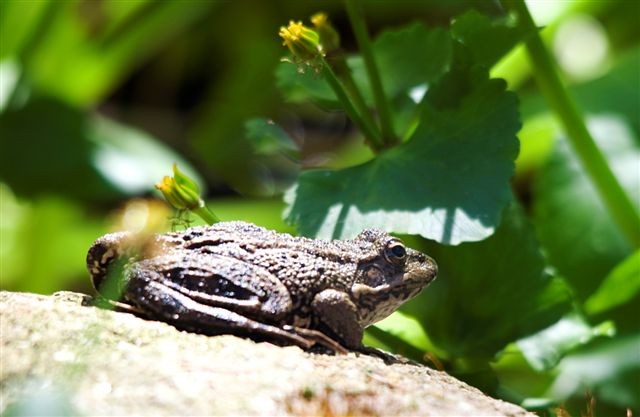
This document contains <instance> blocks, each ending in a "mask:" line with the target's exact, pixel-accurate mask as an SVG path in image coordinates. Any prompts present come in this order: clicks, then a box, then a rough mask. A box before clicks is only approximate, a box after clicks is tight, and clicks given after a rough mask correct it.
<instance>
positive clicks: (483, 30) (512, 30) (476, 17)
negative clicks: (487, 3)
mask: <svg viewBox="0 0 640 417" xmlns="http://www.w3.org/2000/svg"><path fill="white" fill-rule="evenodd" d="M451 34H452V36H453V38H454V39H455V40H457V41H458V42H460V43H461V44H463V45H465V46H466V47H467V48H468V50H469V52H470V54H471V56H472V59H473V62H474V63H475V64H478V65H483V66H486V67H491V66H492V65H493V64H495V63H496V62H497V61H498V60H499V59H500V58H502V57H503V56H504V55H505V54H506V53H507V52H509V51H510V50H511V49H512V48H513V47H514V46H515V45H517V44H518V42H520V41H521V40H522V39H523V37H524V35H525V32H524V31H523V29H522V27H521V25H516V22H514V21H513V19H511V18H510V17H507V18H503V19H494V20H491V19H489V17H488V16H485V15H483V14H480V13H479V12H477V11H476V10H470V11H468V12H467V13H465V14H464V15H462V16H460V17H457V18H456V19H455V20H454V21H453V23H452V24H451Z"/></svg>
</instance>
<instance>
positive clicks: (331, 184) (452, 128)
mask: <svg viewBox="0 0 640 417" xmlns="http://www.w3.org/2000/svg"><path fill="white" fill-rule="evenodd" d="M425 109H426V111H425V112H424V113H423V117H422V123H421V125H420V126H419V127H418V129H417V130H416V132H415V134H414V136H413V138H412V139H411V140H410V141H409V142H406V143H404V144H402V145H399V146H397V147H394V148H393V149H390V150H388V151H386V152H383V153H381V154H380V155H378V156H377V157H376V158H375V159H373V160H371V161H369V162H367V163H365V164H363V165H359V166H355V167H351V168H347V169H344V170H338V171H330V170H317V171H308V172H304V173H302V174H301V175H300V177H299V180H298V183H297V185H296V186H295V187H294V188H293V189H292V190H290V191H289V193H288V194H287V196H286V200H287V202H288V204H289V206H288V209H287V213H286V218H287V221H289V222H291V223H295V224H297V225H298V228H299V231H300V232H301V233H302V234H304V235H311V236H316V237H323V238H346V237H352V236H354V235H356V234H357V233H359V232H360V231H361V230H362V229H363V228H366V227H377V228H381V229H385V230H389V231H394V232H398V233H408V234H418V235H422V236H424V237H426V238H429V239H433V240H436V241H438V242H441V243H446V244H458V243H460V242H464V241H477V240H482V239H485V238H486V237H488V236H490V235H491V234H492V233H493V231H494V229H495V227H496V226H497V224H498V223H499V221H500V212H501V211H502V209H503V207H504V206H505V205H506V204H507V203H508V202H509V200H510V198H511V197H510V196H511V194H510V191H509V179H510V178H511V176H512V174H513V170H514V163H513V161H514V159H515V157H516V155H517V153H518V140H517V138H516V136H515V134H516V132H517V131H518V129H519V127H520V123H519V120H518V112H517V103H516V98H515V96H514V95H513V94H512V93H508V92H506V91H505V85H504V82H502V81H500V80H487V79H486V78H485V79H481V80H476V81H475V84H474V85H473V89H472V91H471V92H470V94H469V95H467V96H465V97H464V98H463V99H462V100H461V101H460V103H459V106H458V107H455V108H450V109H447V110H442V111H436V110H434V109H432V108H426V107H425Z"/></svg>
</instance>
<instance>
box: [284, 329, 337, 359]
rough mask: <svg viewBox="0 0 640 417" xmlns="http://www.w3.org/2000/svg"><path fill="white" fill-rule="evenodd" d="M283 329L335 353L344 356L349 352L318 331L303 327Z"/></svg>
mask: <svg viewBox="0 0 640 417" xmlns="http://www.w3.org/2000/svg"><path fill="white" fill-rule="evenodd" d="M284 329H285V330H291V331H293V332H295V333H296V334H298V335H300V336H303V337H304V338H305V339H307V340H312V341H313V343H314V344H316V343H317V344H319V345H322V346H324V347H326V348H329V349H331V350H332V351H334V352H336V353H339V354H342V355H346V354H347V353H348V352H349V351H348V350H347V349H346V348H344V347H343V346H342V345H341V344H340V343H338V342H337V341H335V340H333V339H332V338H330V337H329V336H327V335H326V334H324V333H322V332H320V331H318V330H312V329H306V328H303V327H295V326H284Z"/></svg>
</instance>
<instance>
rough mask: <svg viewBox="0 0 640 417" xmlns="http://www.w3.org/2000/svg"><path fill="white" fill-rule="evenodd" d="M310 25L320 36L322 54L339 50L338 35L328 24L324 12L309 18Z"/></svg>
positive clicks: (327, 18) (329, 23)
mask: <svg viewBox="0 0 640 417" xmlns="http://www.w3.org/2000/svg"><path fill="white" fill-rule="evenodd" d="M311 23H313V26H314V27H315V28H316V31H317V32H318V35H319V36H320V44H321V45H322V50H323V51H324V52H331V51H334V50H336V49H338V48H340V35H339V34H338V32H337V31H336V29H335V28H334V27H333V25H332V24H331V22H329V17H328V16H327V14H326V13H324V12H319V13H316V14H314V15H313V16H311Z"/></svg>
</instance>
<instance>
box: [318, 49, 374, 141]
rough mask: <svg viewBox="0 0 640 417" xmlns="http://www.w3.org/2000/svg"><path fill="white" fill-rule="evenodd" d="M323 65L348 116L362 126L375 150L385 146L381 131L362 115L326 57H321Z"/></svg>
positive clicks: (326, 76) (330, 83)
mask: <svg viewBox="0 0 640 417" xmlns="http://www.w3.org/2000/svg"><path fill="white" fill-rule="evenodd" d="M321 61H322V65H323V73H324V76H325V78H326V80H327V82H328V83H329V85H330V86H331V88H332V89H333V92H334V93H335V94H336V97H337V98H338V100H339V101H340V103H342V106H343V107H344V110H345V112H346V113H347V116H349V118H350V119H351V120H352V121H353V122H354V123H355V124H356V125H358V127H359V128H360V130H361V131H362V133H363V134H364V136H365V138H366V141H367V143H368V144H369V145H370V146H371V148H372V149H373V150H374V151H376V152H377V151H378V150H380V149H381V148H382V147H383V142H382V138H381V137H380V131H379V130H378V128H377V127H376V126H375V124H373V122H372V121H371V120H368V119H367V118H366V117H362V116H361V115H360V114H359V113H358V112H357V111H356V109H355V107H354V106H353V103H352V102H351V99H349V96H347V93H346V92H345V90H344V87H343V86H342V83H340V80H339V79H338V77H337V76H336V74H335V72H333V69H332V68H331V65H329V63H328V62H327V61H326V60H325V59H324V58H321Z"/></svg>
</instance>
